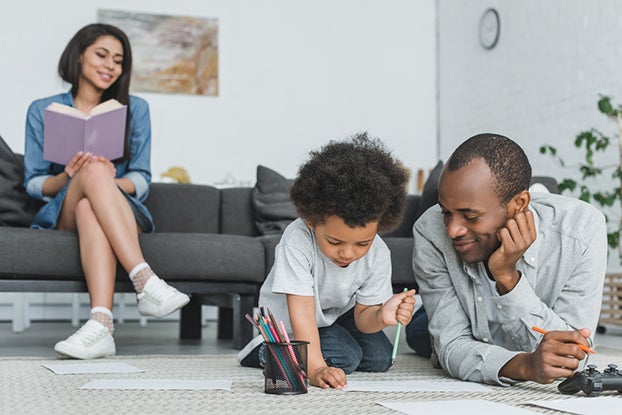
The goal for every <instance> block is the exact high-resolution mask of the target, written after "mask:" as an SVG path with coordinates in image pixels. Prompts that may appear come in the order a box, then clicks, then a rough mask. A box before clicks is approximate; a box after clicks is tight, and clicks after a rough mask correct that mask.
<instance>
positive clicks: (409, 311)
mask: <svg viewBox="0 0 622 415" xmlns="http://www.w3.org/2000/svg"><path fill="white" fill-rule="evenodd" d="M416 292H417V290H414V289H413V290H410V291H405V292H403V293H399V294H395V295H394V296H393V297H391V298H390V299H389V301H387V302H386V303H384V305H383V306H382V310H381V313H382V322H383V323H384V324H385V325H387V326H395V325H397V323H398V322H400V323H402V324H403V325H406V324H408V323H410V320H411V319H412V317H413V313H414V311H415V297H414V295H415V293H416Z"/></svg>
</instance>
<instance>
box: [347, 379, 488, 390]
mask: <svg viewBox="0 0 622 415" xmlns="http://www.w3.org/2000/svg"><path fill="white" fill-rule="evenodd" d="M342 390H344V391H346V392H490V391H492V388H490V387H488V386H485V385H482V384H480V383H475V382H458V381H456V382H442V381H441V382H432V381H429V380H371V381H364V380H348V386H346V387H345V388H343V389H342Z"/></svg>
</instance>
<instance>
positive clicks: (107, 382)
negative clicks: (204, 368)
mask: <svg viewBox="0 0 622 415" xmlns="http://www.w3.org/2000/svg"><path fill="white" fill-rule="evenodd" d="M80 389H141V390H181V389H184V390H208V389H222V390H227V391H228V390H231V381H230V380H208V379H199V380H189V379H96V380H93V381H91V382H88V383H86V384H84V385H82V386H80Z"/></svg>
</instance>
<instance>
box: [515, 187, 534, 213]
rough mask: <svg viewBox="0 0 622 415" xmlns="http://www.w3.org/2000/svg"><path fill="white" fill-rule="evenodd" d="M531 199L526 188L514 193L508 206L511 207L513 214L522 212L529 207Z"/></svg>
mask: <svg viewBox="0 0 622 415" xmlns="http://www.w3.org/2000/svg"><path fill="white" fill-rule="evenodd" d="M530 201H531V194H529V191H528V190H522V191H521V192H519V193H517V194H516V195H514V197H513V198H512V200H510V207H511V208H512V210H513V212H514V214H513V215H512V216H514V215H515V214H517V213H520V212H524V211H526V210H527V208H528V207H529V202H530Z"/></svg>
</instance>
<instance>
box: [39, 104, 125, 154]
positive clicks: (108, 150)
mask: <svg viewBox="0 0 622 415" xmlns="http://www.w3.org/2000/svg"><path fill="white" fill-rule="evenodd" d="M126 115H127V106H126V105H124V106H123V107H120V108H116V109H114V110H112V111H107V112H104V113H100V114H96V115H92V116H89V117H86V118H83V117H79V116H75V115H71V114H65V113H59V112H55V111H51V110H49V109H46V110H45V111H44V114H43V159H44V160H46V161H50V162H53V163H58V164H62V165H65V164H67V163H68V162H69V160H71V158H72V157H73V156H74V155H75V154H76V153H77V152H79V151H84V152H89V151H90V152H91V153H93V154H94V155H95V156H102V157H106V158H107V159H108V160H115V159H117V158H119V157H121V156H122V155H123V149H124V142H125V118H126Z"/></svg>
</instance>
